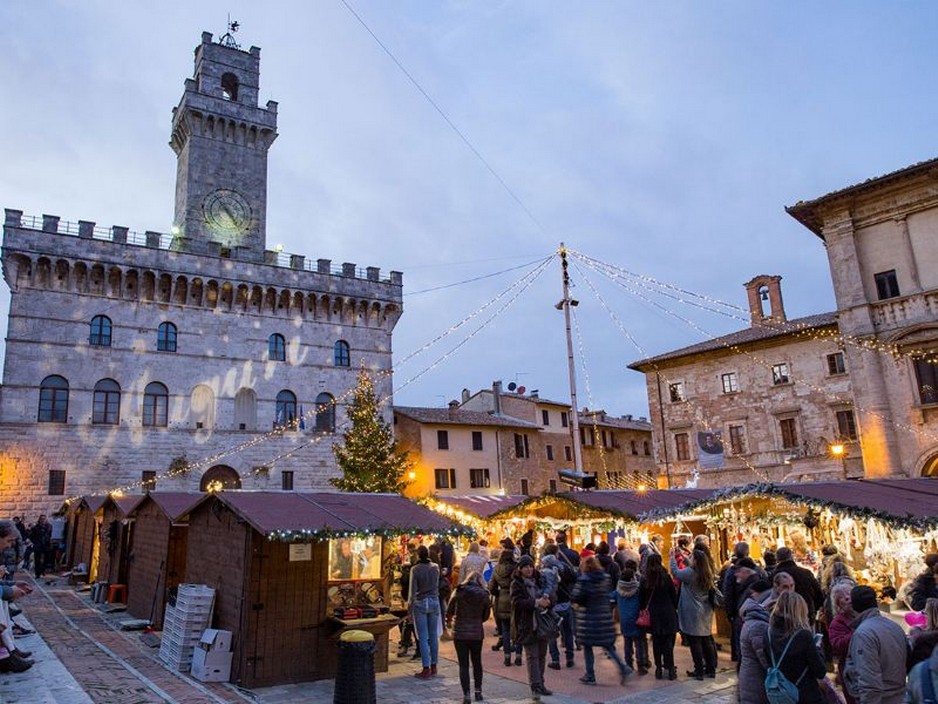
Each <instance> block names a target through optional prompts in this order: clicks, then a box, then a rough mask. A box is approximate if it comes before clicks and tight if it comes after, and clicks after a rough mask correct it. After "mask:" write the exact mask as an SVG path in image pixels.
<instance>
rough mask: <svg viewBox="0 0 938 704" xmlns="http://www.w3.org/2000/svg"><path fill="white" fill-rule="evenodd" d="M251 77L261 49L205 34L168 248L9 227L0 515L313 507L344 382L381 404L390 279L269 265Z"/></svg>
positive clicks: (123, 236) (181, 118) (153, 237)
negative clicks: (300, 500)
mask: <svg viewBox="0 0 938 704" xmlns="http://www.w3.org/2000/svg"><path fill="white" fill-rule="evenodd" d="M229 39H230V37H229ZM259 76H260V50H259V49H258V48H256V47H251V49H250V50H248V51H243V50H241V49H240V48H238V47H237V46H236V45H234V44H233V42H231V41H224V42H214V41H213V40H212V35H211V34H209V33H204V34H203V35H202V42H201V44H200V45H199V46H198V47H197V48H196V50H195V70H194V74H193V77H192V78H191V79H187V80H186V82H185V89H184V92H183V95H182V98H181V100H180V102H179V104H178V106H177V107H176V108H175V109H174V110H173V119H172V131H171V141H170V145H171V147H172V148H173V150H174V152H175V153H176V156H177V177H176V194H175V217H174V226H173V229H172V232H171V233H168V234H162V233H157V232H146V233H143V234H138V233H134V232H131V231H129V230H128V228H126V227H118V226H114V227H110V228H103V227H98V226H96V224H95V223H93V222H87V221H79V222H78V223H77V224H73V223H69V222H65V221H63V220H61V219H60V218H59V217H56V216H51V215H43V216H42V217H33V216H28V215H24V214H23V213H22V212H21V211H18V210H13V209H7V210H6V213H5V220H4V227H3V254H2V259H3V275H4V279H5V281H6V283H7V284H8V285H9V287H10V290H11V301H10V314H9V332H8V337H7V346H6V358H5V360H4V368H3V387H2V395H0V512H3V513H5V514H8V515H9V514H13V513H24V514H26V515H34V514H35V513H38V512H40V511H44V510H49V509H50V508H52V507H54V506H57V505H58V504H60V503H61V497H62V496H63V495H79V494H91V493H100V492H105V491H108V490H109V489H113V488H118V487H124V488H127V489H130V490H134V489H136V490H138V491H139V489H140V488H141V487H144V486H146V487H152V486H153V485H154V482H155V483H158V485H159V487H160V488H161V489H164V490H167V489H172V490H191V489H199V488H203V489H204V488H205V487H206V486H207V485H209V484H210V483H212V482H219V483H221V484H223V485H226V486H230V487H240V486H243V487H246V488H247V487H251V488H267V489H269V488H275V489H280V488H284V489H289V488H296V489H315V488H320V489H324V488H328V483H327V481H328V479H329V478H330V477H332V476H335V475H336V474H337V468H336V466H335V461H334V458H333V455H332V452H331V445H332V442H333V439H334V437H335V436H334V432H335V428H336V426H337V425H341V423H342V422H343V419H344V408H345V403H346V402H347V400H348V399H349V397H350V393H351V391H352V390H353V389H354V388H355V382H356V373H357V370H358V369H359V368H360V367H361V366H365V367H366V368H368V369H371V370H374V371H375V372H377V374H376V378H375V385H376V392H377V394H378V396H379V397H380V398H386V397H390V395H391V389H392V383H391V333H392V330H393V328H394V326H395V324H396V322H397V320H398V319H399V317H400V315H401V312H402V305H401V302H402V298H401V285H402V277H401V274H400V273H398V272H391V273H390V275H389V276H382V275H381V272H380V270H379V269H378V268H376V267H368V268H367V269H365V270H360V269H359V268H358V267H357V266H356V265H355V264H354V263H344V264H342V266H341V267H340V268H338V269H337V268H334V267H333V266H332V262H331V261H330V260H328V259H318V260H316V261H314V262H311V261H310V260H307V259H306V257H305V256H302V255H288V254H283V253H281V252H279V251H272V250H268V249H266V246H267V245H266V208H267V152H268V149H269V148H270V146H271V145H272V144H273V142H274V140H275V139H276V137H277V104H276V103H275V102H273V101H270V102H268V103H267V104H266V105H265V106H260V105H258V87H259ZM171 469H172V471H170V470H171Z"/></svg>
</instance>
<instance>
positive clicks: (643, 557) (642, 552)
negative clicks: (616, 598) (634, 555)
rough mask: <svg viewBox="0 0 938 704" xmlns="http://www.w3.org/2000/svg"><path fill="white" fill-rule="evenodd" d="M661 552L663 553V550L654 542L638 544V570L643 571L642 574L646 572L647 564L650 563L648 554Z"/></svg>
mask: <svg viewBox="0 0 938 704" xmlns="http://www.w3.org/2000/svg"><path fill="white" fill-rule="evenodd" d="M660 554H661V551H660V550H659V549H658V548H657V546H656V545H655V544H654V543H652V542H648V543H642V544H641V545H639V546H638V555H639V564H638V571H639V572H641V573H642V574H645V565H647V564H648V556H649V555H660Z"/></svg>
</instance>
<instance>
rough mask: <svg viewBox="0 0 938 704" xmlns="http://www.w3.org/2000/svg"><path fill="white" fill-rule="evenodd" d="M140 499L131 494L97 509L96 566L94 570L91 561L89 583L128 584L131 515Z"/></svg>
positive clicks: (131, 541) (131, 531)
mask: <svg viewBox="0 0 938 704" xmlns="http://www.w3.org/2000/svg"><path fill="white" fill-rule="evenodd" d="M142 498H143V496H142V495H139V494H134V495H127V496H108V497H106V498H105V499H104V503H103V504H101V508H99V509H98V512H99V513H100V516H101V519H100V523H99V524H98V531H97V543H98V546H97V553H98V560H97V563H98V564H97V569H95V568H94V561H92V567H91V572H90V574H91V580H92V581H96V582H107V583H108V584H124V585H126V584H127V566H128V564H129V562H128V561H129V558H130V554H131V552H132V551H133V540H134V535H133V519H131V518H130V512H131V511H132V510H133V508H134V506H136V505H137V503H138V502H139V501H140V499H142ZM98 512H96V513H98Z"/></svg>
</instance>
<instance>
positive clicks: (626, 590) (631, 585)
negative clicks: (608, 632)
mask: <svg viewBox="0 0 938 704" xmlns="http://www.w3.org/2000/svg"><path fill="white" fill-rule="evenodd" d="M639 586H640V585H639V583H638V580H637V579H636V578H635V577H634V576H633V577H632V579H630V580H625V579H622V578H621V577H620V578H619V582H618V583H617V584H616V606H617V607H618V608H619V630H620V631H621V632H622V635H624V636H625V637H626V638H633V637H635V636H638V635H640V634H641V631H640V630H639V628H638V626H636V625H635V619H636V618H638V610H639V607H640V604H639V597H638V590H639Z"/></svg>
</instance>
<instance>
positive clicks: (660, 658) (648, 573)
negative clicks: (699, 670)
mask: <svg viewBox="0 0 938 704" xmlns="http://www.w3.org/2000/svg"><path fill="white" fill-rule="evenodd" d="M638 603H639V608H640V609H648V611H649V613H650V614H651V626H650V627H649V628H647V629H646V630H647V631H648V633H650V634H651V647H652V651H653V652H654V655H655V679H658V680H660V679H664V672H665V670H667V673H668V679H669V680H676V679H677V668H676V667H675V666H674V638H675V636H676V635H677V590H676V589H675V588H674V580H672V579H671V575H669V574H668V572H667V570H666V569H665V568H664V565H663V564H662V563H661V555H658V554H649V555H648V560H647V562H646V563H645V574H643V575H642V586H641V589H640V590H639V602H638Z"/></svg>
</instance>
